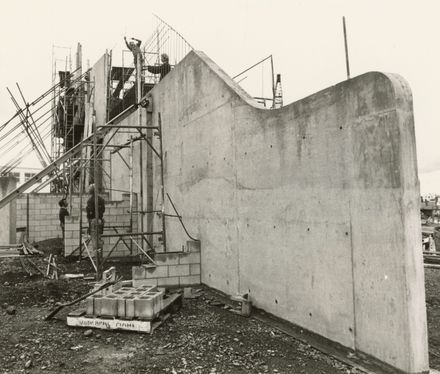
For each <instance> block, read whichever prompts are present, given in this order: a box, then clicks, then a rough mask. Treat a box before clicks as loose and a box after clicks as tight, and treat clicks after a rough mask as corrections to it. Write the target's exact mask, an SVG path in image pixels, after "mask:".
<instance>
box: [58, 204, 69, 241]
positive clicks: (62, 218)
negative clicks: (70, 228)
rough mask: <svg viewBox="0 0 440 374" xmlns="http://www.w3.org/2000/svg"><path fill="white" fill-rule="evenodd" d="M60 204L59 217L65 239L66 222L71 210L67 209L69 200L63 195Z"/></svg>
mask: <svg viewBox="0 0 440 374" xmlns="http://www.w3.org/2000/svg"><path fill="white" fill-rule="evenodd" d="M58 205H59V206H60V211H59V214H58V217H59V219H60V226H61V231H62V232H63V240H64V228H65V222H66V216H68V215H69V211H68V210H67V207H68V205H67V201H66V198H65V197H63V198H62V199H61V200H60V201H59V202H58Z"/></svg>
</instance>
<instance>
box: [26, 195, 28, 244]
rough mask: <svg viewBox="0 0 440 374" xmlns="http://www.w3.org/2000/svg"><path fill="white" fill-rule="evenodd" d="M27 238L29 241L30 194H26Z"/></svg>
mask: <svg viewBox="0 0 440 374" xmlns="http://www.w3.org/2000/svg"><path fill="white" fill-rule="evenodd" d="M26 239H27V241H29V194H26Z"/></svg>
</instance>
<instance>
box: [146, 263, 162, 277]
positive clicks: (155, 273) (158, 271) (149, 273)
mask: <svg viewBox="0 0 440 374" xmlns="http://www.w3.org/2000/svg"><path fill="white" fill-rule="evenodd" d="M145 277H146V278H147V279H148V278H165V277H168V266H156V267H155V268H145Z"/></svg>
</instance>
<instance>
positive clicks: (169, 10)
mask: <svg viewBox="0 0 440 374" xmlns="http://www.w3.org/2000/svg"><path fill="white" fill-rule="evenodd" d="M153 13H154V14H157V15H158V16H160V17H161V18H163V19H164V20H165V21H167V22H168V23H169V24H170V25H172V26H173V27H174V28H175V29H176V30H178V31H179V32H180V33H181V34H182V35H183V36H184V37H185V38H186V39H187V40H188V41H189V42H190V43H191V44H192V45H193V47H194V48H195V49H198V50H202V51H204V52H205V53H206V54H207V55H208V56H209V57H210V58H212V59H213V60H214V61H215V62H216V63H217V64H218V65H219V66H220V67H221V68H223V69H224V70H225V71H226V72H227V73H228V74H230V75H231V76H233V75H235V74H237V73H239V72H241V71H242V70H243V69H245V68H246V67H249V66H250V65H252V64H254V63H255V62H258V61H259V60H261V59H262V58H264V57H266V56H268V55H270V54H272V55H273V57H274V64H275V72H276V73H281V75H282V82H283V93H284V103H285V104H287V103H290V102H292V101H296V100H299V99H301V98H303V97H305V96H307V95H309V94H312V93H314V92H316V91H319V90H322V89H324V88H326V87H328V86H331V85H334V84H336V83H338V82H341V81H343V80H344V79H345V78H346V71H345V57H344V44H343V33H342V21H341V19H342V16H343V15H345V17H346V21H347V29H348V42H349V53H350V67H351V75H352V77H353V76H356V75H360V74H363V73H365V72H368V71H384V72H391V73H398V74H400V75H402V76H403V77H404V78H405V79H406V80H407V81H408V82H409V84H410V86H411V88H412V92H413V98H414V113H415V127H416V137H417V152H418V165H419V176H420V181H421V190H422V192H438V193H440V147H439V146H438V145H437V143H438V137H439V134H440V123H439V120H438V114H437V111H436V110H435V108H436V107H437V103H440V93H439V92H440V90H439V88H438V87H439V86H440V71H439V68H440V53H439V52H438V49H439V48H440V43H439V42H438V39H439V36H440V22H439V21H438V17H439V14H440V1H435V0H432V1H428V0H426V1H423V0H418V1H405V0H400V1H397V0H396V1H394V0H382V1H378V0H369V1H356V0H347V1H342V0H341V1H330V0H322V1H311V0H306V1H301V0H285V1H283V0H277V1H275V0H273V1H268V0H266V1H263V0H261V1H260V0H254V1H251V0H223V1H208V0H203V1H202V0H200V1H197V0H185V1H174V0H167V1H158V0H156V1H154V2H153V1H148V0H139V1H129V0H125V1H114V0H110V1H109V0H107V1H104V0H103V1H97V0H94V1H90V0H88V1H84V0H77V1H69V2H64V1H52V0H38V1H32V0H28V1H19V0H16V1H8V2H3V4H2V15H3V17H2V21H1V22H0V35H1V45H2V56H1V59H0V71H1V72H2V74H1V78H0V124H2V123H4V122H5V121H6V120H7V119H8V118H9V117H11V115H12V114H13V113H14V106H13V104H12V102H11V101H10V98H9V95H8V93H7V91H6V87H10V88H13V87H15V82H18V83H19V84H20V85H21V87H22V89H23V91H24V94H25V95H26V97H27V99H28V100H29V101H31V100H33V99H35V98H36V97H37V96H39V95H40V94H41V93H42V92H44V91H45V90H47V89H48V88H49V87H50V86H51V80H52V78H51V71H52V70H51V65H52V46H53V45H58V46H70V47H72V53H73V52H74V51H75V49H76V44H77V42H80V43H81V44H82V46H83V57H84V61H86V60H87V59H88V60H90V63H91V64H92V65H93V63H94V62H96V60H97V59H98V58H99V57H100V56H101V55H102V54H103V53H104V52H105V50H106V49H112V50H113V51H114V53H119V54H120V53H121V52H120V51H121V49H122V47H123V45H124V44H123V43H124V41H123V36H124V35H127V36H129V37H131V36H134V37H137V38H139V39H143V40H145V39H147V37H149V36H150V34H151V32H152V30H153V27H154V25H155V23H154V18H153V16H152V14H153ZM64 51H67V50H64ZM64 53H66V52H64ZM62 54H63V50H61V49H58V51H57V55H58V57H63V56H61V55H62ZM170 57H171V59H172V56H170ZM248 79H249V78H248ZM243 83H244V82H243ZM261 84H262V82H261ZM252 94H255V93H252ZM34 159H36V157H34ZM27 163H29V160H28V162H27ZM31 163H32V162H31ZM35 164H38V163H37V162H35Z"/></svg>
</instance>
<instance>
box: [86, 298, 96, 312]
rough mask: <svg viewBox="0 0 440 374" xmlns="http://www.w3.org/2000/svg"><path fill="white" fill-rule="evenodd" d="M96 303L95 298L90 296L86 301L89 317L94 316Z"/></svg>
mask: <svg viewBox="0 0 440 374" xmlns="http://www.w3.org/2000/svg"><path fill="white" fill-rule="evenodd" d="M94 301H95V296H94V295H93V296H90V297H88V298H87V299H86V314H87V315H88V316H93V313H94V310H95V309H94Z"/></svg>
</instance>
